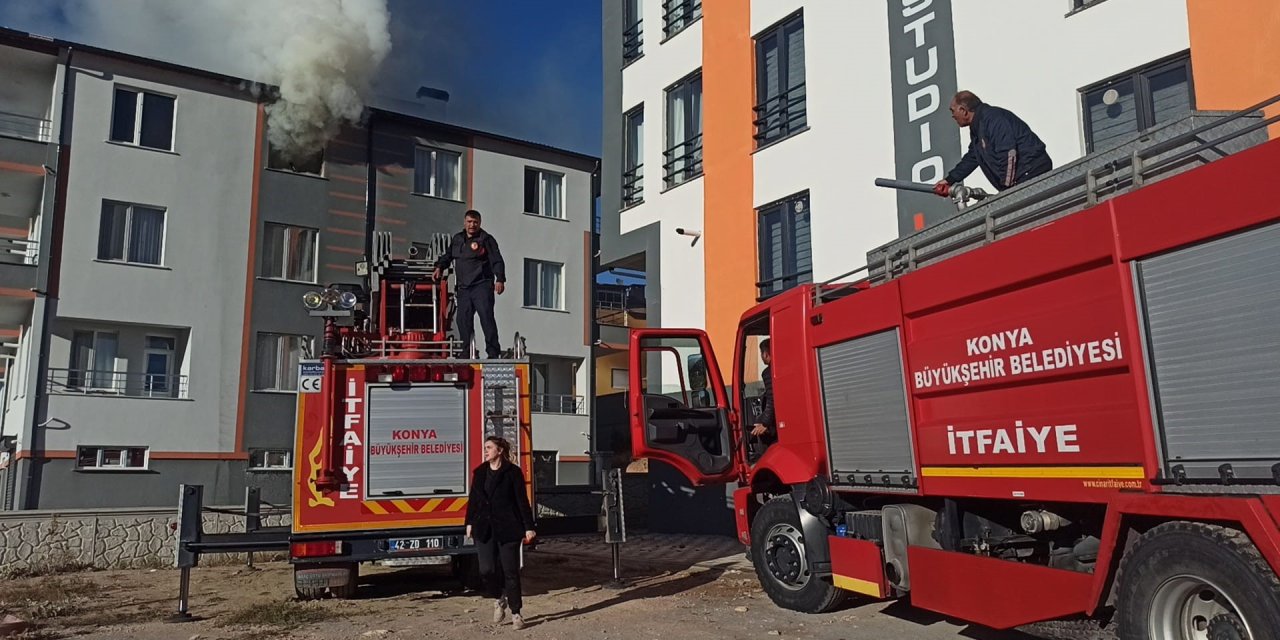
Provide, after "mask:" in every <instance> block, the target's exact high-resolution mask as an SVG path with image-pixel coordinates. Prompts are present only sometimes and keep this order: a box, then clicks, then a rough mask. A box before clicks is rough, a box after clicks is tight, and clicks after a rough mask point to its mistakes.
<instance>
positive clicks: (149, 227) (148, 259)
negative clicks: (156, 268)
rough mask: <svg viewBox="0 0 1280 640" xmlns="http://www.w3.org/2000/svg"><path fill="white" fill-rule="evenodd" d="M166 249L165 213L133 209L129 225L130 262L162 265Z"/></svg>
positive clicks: (140, 208) (142, 208) (139, 208)
mask: <svg viewBox="0 0 1280 640" xmlns="http://www.w3.org/2000/svg"><path fill="white" fill-rule="evenodd" d="M163 247H164V211H161V210H159V209H150V208H148V207H139V206H134V207H133V219H132V220H131V221H130V223H129V262H138V263H142V264H160V253H161V250H162V248H163Z"/></svg>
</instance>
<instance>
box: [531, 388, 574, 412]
mask: <svg viewBox="0 0 1280 640" xmlns="http://www.w3.org/2000/svg"><path fill="white" fill-rule="evenodd" d="M529 401H530V405H531V408H532V410H533V412H534V413H555V414H559V415H566V416H585V415H587V403H586V401H585V399H584V398H583V397H582V396H569V395H560V394H555V393H535V394H533V395H532V396H530V397H529Z"/></svg>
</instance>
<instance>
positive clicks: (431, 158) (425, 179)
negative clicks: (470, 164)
mask: <svg viewBox="0 0 1280 640" xmlns="http://www.w3.org/2000/svg"><path fill="white" fill-rule="evenodd" d="M461 165H462V154H460V153H457V152H454V151H445V150H444V149H435V148H432V147H418V148H417V150H416V151H414V157H413V192H414V193H419V194H422V195H426V196H433V197H436V198H445V199H447V200H461V199H462V196H461V195H460V194H459V188H460V186H459V185H460V183H461V182H462V178H461V177H460V175H459V171H460V167H461Z"/></svg>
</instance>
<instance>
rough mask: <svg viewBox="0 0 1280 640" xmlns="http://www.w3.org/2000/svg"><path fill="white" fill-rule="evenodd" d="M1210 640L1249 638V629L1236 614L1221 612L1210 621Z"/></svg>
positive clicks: (1240, 639)
mask: <svg viewBox="0 0 1280 640" xmlns="http://www.w3.org/2000/svg"><path fill="white" fill-rule="evenodd" d="M1207 631H1208V633H1209V640H1249V631H1248V630H1247V629H1245V628H1244V622H1243V621H1242V620H1240V617H1239V616H1237V615H1235V614H1219V615H1216V616H1214V617H1213V619H1212V620H1210V621H1209V627H1208V629H1207Z"/></svg>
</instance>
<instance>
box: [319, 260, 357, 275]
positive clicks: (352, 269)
mask: <svg viewBox="0 0 1280 640" xmlns="http://www.w3.org/2000/svg"><path fill="white" fill-rule="evenodd" d="M324 266H326V267H328V268H330V269H337V270H338V271H350V272H351V273H355V272H356V268H355V267H354V266H353V265H349V264H332V263H328V262H326V263H325V265H324Z"/></svg>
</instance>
